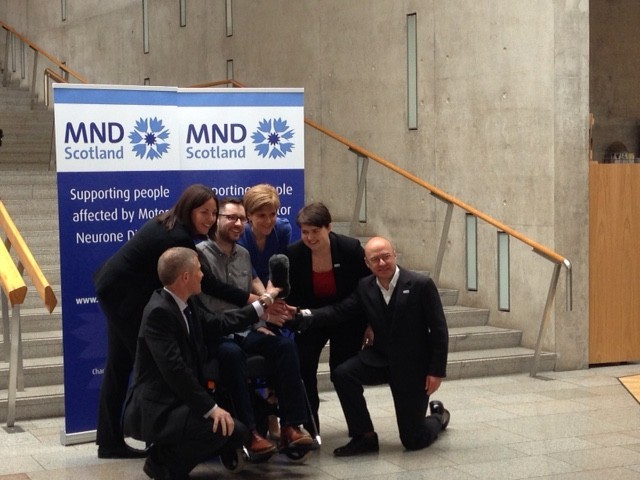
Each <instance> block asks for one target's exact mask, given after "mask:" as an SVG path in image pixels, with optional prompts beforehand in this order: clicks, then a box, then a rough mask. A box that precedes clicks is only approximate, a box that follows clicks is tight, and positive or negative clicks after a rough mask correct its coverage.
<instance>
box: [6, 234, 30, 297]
mask: <svg viewBox="0 0 640 480" xmlns="http://www.w3.org/2000/svg"><path fill="white" fill-rule="evenodd" d="M0 286H2V290H4V294H5V295H6V296H7V298H8V299H9V303H10V304H11V306H12V307H13V306H15V305H21V304H22V303H23V302H24V299H25V297H26V296H27V286H26V285H25V283H24V279H23V278H22V275H20V272H19V271H18V267H16V265H15V263H13V259H12V258H11V255H9V251H8V250H7V247H6V246H5V245H4V243H0Z"/></svg>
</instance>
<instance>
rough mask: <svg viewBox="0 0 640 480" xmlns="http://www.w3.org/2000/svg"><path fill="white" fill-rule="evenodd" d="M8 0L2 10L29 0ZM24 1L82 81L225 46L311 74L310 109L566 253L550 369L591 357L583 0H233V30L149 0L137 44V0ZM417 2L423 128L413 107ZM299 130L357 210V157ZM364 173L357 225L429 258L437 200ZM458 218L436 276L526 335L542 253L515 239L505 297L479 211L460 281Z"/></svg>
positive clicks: (289, 79)
mask: <svg viewBox="0 0 640 480" xmlns="http://www.w3.org/2000/svg"><path fill="white" fill-rule="evenodd" d="M5 1H6V2H8V3H7V4H8V6H9V10H10V12H11V13H10V14H7V15H6V16H5V18H7V21H9V23H12V15H13V12H14V10H13V6H14V5H16V4H21V3H22V2H20V1H18V0H5ZM26 3H27V4H28V8H27V9H26V11H27V12H28V14H27V15H26V17H27V19H26V21H25V20H24V18H22V16H21V14H20V13H19V12H18V11H19V9H17V10H15V11H16V12H18V13H17V14H16V15H17V17H18V18H16V19H15V22H17V23H19V24H21V25H23V26H24V28H23V31H25V32H26V33H27V34H28V36H30V37H31V38H33V39H34V40H36V41H37V42H38V43H40V44H42V45H46V46H47V48H48V49H50V51H52V52H53V53H56V54H57V55H60V56H61V57H63V58H64V59H66V60H67V61H68V64H69V65H70V66H72V68H75V69H77V70H78V71H79V72H82V73H83V74H85V75H86V76H87V77H88V78H89V79H90V80H91V81H95V82H100V83H102V82H109V83H134V84H141V83H142V79H143V78H144V77H149V78H150V79H151V83H152V84H168V85H190V84H194V83H200V82H204V81H207V80H216V79H223V78H225V77H226V71H225V65H226V61H227V60H230V59H231V60H233V64H234V74H235V78H236V79H237V80H239V81H241V82H243V83H245V84H247V85H250V86H255V87H300V86H301V87H304V88H305V113H306V116H307V117H308V118H310V119H312V120H314V121H316V122H318V123H320V124H321V125H323V126H325V127H327V128H329V129H330V130H333V131H335V132H336V133H338V134H339V135H341V136H343V137H345V138H347V139H349V140H350V141H352V142H354V143H356V144H358V145H360V146H362V147H364V148H366V149H367V150H369V151H371V152H374V153H375V154H377V155H379V156H381V157H383V158H385V159H387V160H389V161H391V162H393V163H395V164H396V165H398V166H400V167H401V168H403V169H406V170H407V171H409V172H411V173H412V174H415V175H417V176H418V177H420V178H421V179H423V180H424V181H426V182H428V183H430V184H433V185H435V186H437V187H438V188H440V189H442V190H444V191H445V192H447V193H449V194H451V195H454V196H456V197H458V198H460V199H461V200H462V201H464V202H466V203H467V204H469V205H472V206H473V207H475V208H478V209H479V210H481V211H483V212H485V213H487V214H488V215H490V216H492V217H494V218H496V219H498V220H499V221H501V222H503V223H505V224H507V225H508V226H510V227H512V228H514V229H516V230H518V231H520V232H521V233H522V234H524V235H526V236H528V237H530V238H532V239H533V240H535V241H537V242H539V243H541V244H543V245H545V246H547V247H549V248H551V249H553V250H556V251H558V253H560V254H562V255H564V256H566V257H568V258H569V259H570V260H571V261H572V262H573V267H574V277H573V289H574V310H573V312H566V311H565V308H564V299H565V293H566V291H565V287H564V272H563V274H562V276H561V283H560V285H559V289H558V296H557V301H556V305H555V309H554V315H553V319H552V320H553V321H552V324H551V325H550V328H549V330H548V331H547V334H546V336H545V345H546V347H547V348H550V349H555V350H557V351H558V353H559V361H558V367H559V368H560V369H571V368H583V367H585V366H586V365H587V358H588V356H587V345H588V342H587V335H588V311H587V307H588V304H587V286H588V265H587V239H588V219H587V115H588V111H589V109H588V106H589V91H588V90H589V89H588V86H589V85H588V78H589V77H588V76H589V70H588V66H589V58H588V45H589V41H588V39H589V8H588V6H589V4H588V1H587V0H518V1H517V2H514V1H513V0H447V1H441V0H353V1H350V2H345V1H344V0H323V1H318V0H295V1H292V0H234V2H233V35H232V36H231V37H227V36H226V35H225V29H224V25H225V24H224V3H225V2H224V1H222V0H219V1H215V2H214V1H205V0H200V1H197V0H189V1H188V4H187V12H188V19H187V26H186V27H184V28H180V27H179V26H178V2H175V1H174V0H154V1H153V2H149V3H150V4H152V12H151V16H150V19H151V25H150V28H151V52H150V53H149V54H148V55H144V54H142V53H141V52H142V33H141V30H142V11H141V2H140V1H139V0H135V1H133V0H132V1H127V0H118V1H112V2H100V1H96V0H92V1H89V0H67V3H68V19H67V21H66V22H64V23H63V22H60V21H59V12H57V11H58V10H59V8H60V3H59V2H50V5H49V7H43V6H42V3H41V2H38V1H37V0H28V1H27V2H26ZM0 5H2V4H1V3H0ZM0 8H1V7H0ZM47 8H50V9H51V11H48V10H47ZM411 13H416V14H417V22H418V57H419V64H418V77H419V78H418V82H419V86H418V97H419V105H418V119H419V127H418V129H417V130H408V128H407V123H406V105H407V99H406V96H407V94H406V89H407V86H406V85H407V80H406V71H407V61H406V58H407V53H406V52H407V46H406V16H407V14H411ZM2 15H3V12H2V10H0V18H1V17H2ZM56 15H58V16H56ZM1 41H3V40H0V42H1ZM111 42H115V45H116V47H115V48H112V46H111ZM305 142H306V152H305V153H306V170H307V175H306V189H307V195H306V197H307V200H308V201H313V200H322V201H324V202H325V203H327V204H328V206H329V207H330V209H331V210H332V213H333V214H334V217H335V218H336V219H342V220H344V219H348V218H350V216H351V212H352V209H353V203H354V200H355V190H356V186H355V185H356V183H355V181H356V167H355V158H356V157H355V155H354V154H352V153H350V152H349V151H348V150H347V149H346V148H344V147H343V146H341V145H339V144H337V143H336V142H335V141H333V140H331V139H328V138H326V137H323V136H321V135H320V134H319V133H317V132H315V131H314V130H312V129H308V131H307V132H306V137H305ZM367 187H368V198H367V206H368V223H367V224H366V226H364V227H363V229H362V233H365V234H374V233H375V234H381V235H386V236H389V237H390V238H392V239H393V240H394V241H395V242H396V244H397V248H398V249H399V250H400V251H401V252H402V259H403V263H404V264H405V265H408V266H411V267H413V268H418V269H427V270H428V269H430V268H433V266H434V260H435V253H436V249H437V245H438V239H439V235H440V230H441V228H442V222H443V219H444V214H445V207H444V206H443V205H442V204H441V203H440V202H438V201H436V200H435V199H434V198H433V197H432V196H431V195H429V194H428V193H427V192H426V191H424V190H422V189H421V188H418V187H416V186H414V185H412V184H410V183H409V182H408V181H407V180H405V179H403V178H401V177H399V176H397V175H392V174H390V173H389V171H388V170H385V169H384V168H382V167H380V166H377V165H372V166H371V167H370V170H369V176H368V185H367ZM463 222H464V215H463V213H462V212H461V211H459V210H458V211H456V212H455V213H454V216H453V224H452V226H451V230H450V238H449V241H448V245H447V253H446V256H445V261H444V266H443V271H442V275H441V278H440V282H439V283H440V285H441V286H443V287H453V288H459V289H460V290H461V300H462V301H463V302H464V303H466V304H468V305H477V306H485V307H488V308H490V309H491V310H492V314H491V322H492V323H493V324H495V325H501V326H513V327H517V328H523V329H524V330H525V336H524V343H525V344H527V345H530V346H531V345H533V344H534V343H535V340H536V338H537V331H538V330H537V329H538V326H539V322H540V318H541V316H542V310H543V306H544V301H545V298H546V294H547V289H548V285H549V280H550V278H551V273H552V267H551V266H550V264H549V263H548V262H546V261H545V260H544V259H543V258H541V257H540V256H538V255H536V254H535V253H533V252H532V251H531V249H530V248H529V247H526V246H523V245H522V244H520V243H519V242H518V241H517V240H515V239H512V241H511V259H512V263H511V312H509V313H504V312H498V311H497V306H496V296H497V294H496V275H495V271H496V253H495V252H496V232H495V230H494V229H493V228H489V227H487V226H486V225H484V224H482V223H481V224H480V227H479V232H478V238H479V242H478V245H479V262H478V270H479V287H480V288H479V291H478V292H466V291H465V290H464V286H465V280H464V279H465V269H464V223H463Z"/></svg>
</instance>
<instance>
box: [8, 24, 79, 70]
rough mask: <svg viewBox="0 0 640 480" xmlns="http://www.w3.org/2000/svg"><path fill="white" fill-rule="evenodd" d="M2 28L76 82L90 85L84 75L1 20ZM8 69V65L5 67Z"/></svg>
mask: <svg viewBox="0 0 640 480" xmlns="http://www.w3.org/2000/svg"><path fill="white" fill-rule="evenodd" d="M0 27H1V28H3V29H4V30H6V31H7V32H10V33H11V34H13V35H14V36H15V37H16V38H18V39H19V40H20V41H21V42H23V43H24V44H25V45H28V46H29V48H31V49H32V50H34V51H36V52H38V53H39V54H40V55H42V56H43V57H45V58H46V59H47V60H49V61H50V62H51V63H53V64H54V65H56V66H57V67H58V68H60V69H61V70H63V71H65V72H67V73H68V74H69V75H71V76H72V77H74V78H75V79H76V80H78V81H79V82H81V83H89V81H88V80H87V79H86V78H84V77H83V76H82V75H80V74H79V73H77V72H74V71H73V70H71V69H70V68H69V67H67V66H66V65H65V64H64V63H62V62H60V61H59V60H58V59H57V58H55V57H53V56H51V55H49V54H48V53H47V52H46V51H44V50H43V49H42V48H40V47H39V46H38V45H36V44H35V43H33V42H32V41H31V40H29V39H28V38H26V37H25V36H24V35H21V34H20V33H19V32H18V31H17V30H16V29H14V28H13V27H11V26H9V25H7V24H6V23H4V22H3V21H2V20H0ZM5 68H6V65H5Z"/></svg>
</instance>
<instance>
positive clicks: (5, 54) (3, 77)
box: [2, 30, 11, 87]
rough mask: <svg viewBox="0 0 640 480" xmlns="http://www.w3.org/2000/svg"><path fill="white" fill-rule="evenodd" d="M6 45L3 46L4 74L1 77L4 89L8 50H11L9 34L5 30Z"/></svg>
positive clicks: (7, 72) (6, 77)
mask: <svg viewBox="0 0 640 480" xmlns="http://www.w3.org/2000/svg"><path fill="white" fill-rule="evenodd" d="M6 37H7V38H6V43H5V44H4V74H3V75H2V86H3V87H6V86H7V82H8V81H9V49H10V48H11V32H10V31H9V30H7V35H6Z"/></svg>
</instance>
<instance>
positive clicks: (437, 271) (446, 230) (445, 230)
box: [431, 197, 453, 284]
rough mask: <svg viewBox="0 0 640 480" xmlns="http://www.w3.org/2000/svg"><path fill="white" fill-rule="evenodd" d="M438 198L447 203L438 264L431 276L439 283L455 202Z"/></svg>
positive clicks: (437, 259) (437, 257) (437, 258)
mask: <svg viewBox="0 0 640 480" xmlns="http://www.w3.org/2000/svg"><path fill="white" fill-rule="evenodd" d="M436 198H438V200H440V201H442V202H444V203H446V204H447V213H446V214H445V216H444V224H443V225H442V234H441V235H440V246H439V247H438V254H437V256H436V264H435V267H434V269H433V270H434V271H433V273H432V274H431V278H432V279H433V281H434V282H435V283H436V284H437V283H438V281H439V280H440V272H441V271H442V262H443V261H444V252H445V250H446V249H447V240H448V239H449V227H450V226H451V216H452V214H453V203H451V202H447V201H446V200H442V199H441V198H439V197H436Z"/></svg>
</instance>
